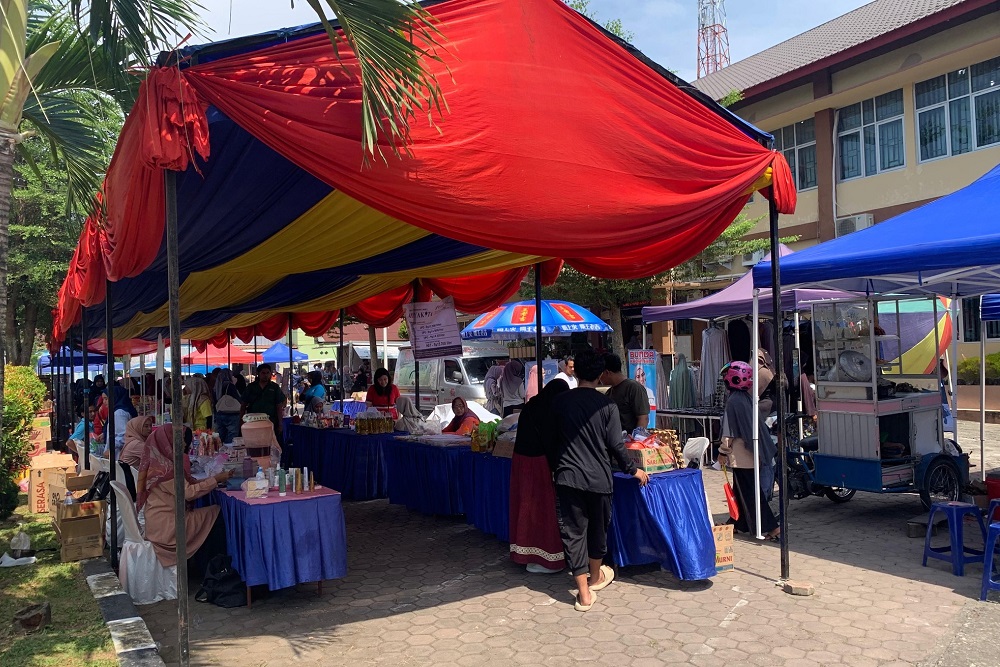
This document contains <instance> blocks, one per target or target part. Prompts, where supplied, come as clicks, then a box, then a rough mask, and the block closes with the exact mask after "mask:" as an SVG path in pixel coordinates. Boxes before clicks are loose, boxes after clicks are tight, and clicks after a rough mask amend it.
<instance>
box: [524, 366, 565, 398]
mask: <svg viewBox="0 0 1000 667" xmlns="http://www.w3.org/2000/svg"><path fill="white" fill-rule="evenodd" d="M537 367H538V362H536V361H526V362H524V394H525V396H528V397H530V396H534V395H535V394H537V393H538V370H537ZM558 374H559V362H558V361H556V360H555V359H542V386H543V387H544V386H545V385H547V384H548V383H549V380H551V379H552V378H554V377H555V376H556V375H558Z"/></svg>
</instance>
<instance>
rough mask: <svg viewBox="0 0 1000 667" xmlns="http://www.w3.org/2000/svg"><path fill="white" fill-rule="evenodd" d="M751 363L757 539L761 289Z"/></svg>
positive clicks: (755, 304) (755, 305) (756, 300)
mask: <svg viewBox="0 0 1000 667" xmlns="http://www.w3.org/2000/svg"><path fill="white" fill-rule="evenodd" d="M750 339H751V342H750V365H751V367H752V368H753V385H752V387H751V389H750V391H751V396H750V398H751V403H752V405H753V416H752V417H751V418H752V420H753V482H754V485H753V505H754V516H755V517H757V518H756V524H755V526H756V527H755V528H754V530H756V531H757V539H758V540H762V539H764V534H763V533H762V532H761V530H760V502H761V500H760V491H761V489H760V438H759V436H758V435H757V434H758V433H759V432H760V390H759V389H758V387H759V386H760V380H759V379H758V377H757V374H758V372H759V371H760V364H759V363H758V357H757V349H758V348H759V347H760V290H759V289H754V291H753V315H752V317H751V322H750Z"/></svg>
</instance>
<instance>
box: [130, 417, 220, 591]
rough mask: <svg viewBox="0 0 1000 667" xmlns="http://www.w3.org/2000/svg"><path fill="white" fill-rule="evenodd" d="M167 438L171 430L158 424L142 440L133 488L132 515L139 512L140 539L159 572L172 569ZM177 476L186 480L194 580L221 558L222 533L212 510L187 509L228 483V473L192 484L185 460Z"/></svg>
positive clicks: (170, 460)
mask: <svg viewBox="0 0 1000 667" xmlns="http://www.w3.org/2000/svg"><path fill="white" fill-rule="evenodd" d="M173 435H174V432H173V425H171V424H164V425H163V426H161V427H160V428H158V429H156V430H155V431H153V433H152V435H150V436H149V438H147V440H146V447H145V449H144V450H143V452H142V460H141V461H140V463H139V479H138V481H137V483H136V490H137V492H138V498H137V502H136V509H137V510H145V513H146V539H147V540H149V541H150V543H152V545H153V549H154V550H155V551H156V557H157V558H158V559H159V561H160V564H161V565H163V567H171V566H173V565H176V564H177V555H176V553H175V551H174V550H175V549H176V545H177V542H176V540H175V537H174V531H175V526H176V523H175V520H174V474H175V470H174V452H173ZM191 440H192V436H191V431H190V430H188V429H184V442H185V443H187V444H188V445H190V444H191ZM181 473H182V474H183V475H184V478H185V479H186V480H187V484H186V485H185V487H184V500H185V501H187V503H188V506H187V508H186V510H185V514H184V526H185V529H186V531H187V554H188V567H189V572H192V573H194V574H195V575H196V576H199V577H200V576H202V574H204V572H205V568H206V566H207V565H208V561H209V560H211V559H212V557H213V556H216V555H218V554H224V553H226V527H225V524H224V523H223V521H222V517H221V516H220V515H219V506H218V505H211V506H209V507H201V508H198V509H193V508H192V507H191V505H190V504H191V502H192V501H194V500H195V499H197V498H201V497H202V496H205V495H208V494H209V493H211V492H212V489H214V488H215V487H216V486H217V485H219V484H222V483H224V482H225V481H226V480H227V479H229V478H230V477H232V471H229V472H220V473H219V474H218V475H216V476H215V477H209V478H208V479H204V480H201V481H198V480H196V479H194V478H193V477H192V476H191V461H190V460H189V459H188V457H187V454H185V455H184V469H183V471H181Z"/></svg>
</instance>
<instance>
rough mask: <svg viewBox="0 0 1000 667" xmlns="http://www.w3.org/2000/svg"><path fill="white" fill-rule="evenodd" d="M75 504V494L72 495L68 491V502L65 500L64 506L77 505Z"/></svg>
mask: <svg viewBox="0 0 1000 667" xmlns="http://www.w3.org/2000/svg"><path fill="white" fill-rule="evenodd" d="M75 502H76V501H75V500H73V494H72V493H70V492H69V491H66V500H65V501H63V504H64V505H72V504H73V503H75Z"/></svg>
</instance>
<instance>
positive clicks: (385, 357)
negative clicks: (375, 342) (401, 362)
mask: <svg viewBox="0 0 1000 667" xmlns="http://www.w3.org/2000/svg"><path fill="white" fill-rule="evenodd" d="M382 368H384V369H386V370H389V327H382Z"/></svg>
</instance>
